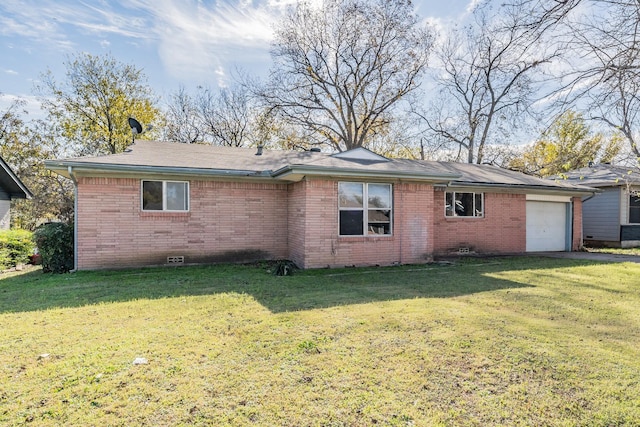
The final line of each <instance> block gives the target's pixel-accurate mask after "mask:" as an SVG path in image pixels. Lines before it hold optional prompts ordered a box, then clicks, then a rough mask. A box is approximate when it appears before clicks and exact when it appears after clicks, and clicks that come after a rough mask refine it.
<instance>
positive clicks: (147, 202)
mask: <svg viewBox="0 0 640 427" xmlns="http://www.w3.org/2000/svg"><path fill="white" fill-rule="evenodd" d="M142 209H143V210H145V211H161V210H162V181H142Z"/></svg>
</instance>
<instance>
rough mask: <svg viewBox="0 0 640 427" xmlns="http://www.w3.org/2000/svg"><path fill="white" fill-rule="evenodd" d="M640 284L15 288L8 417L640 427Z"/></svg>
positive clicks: (333, 282) (456, 276)
mask: <svg viewBox="0 0 640 427" xmlns="http://www.w3.org/2000/svg"><path fill="white" fill-rule="evenodd" d="M639 287H640V264H632V263H616V264H606V263H597V262H589V261H579V260H563V259H545V258H496V259H488V260H478V259H475V260H468V261H462V262H460V263H457V264H455V265H427V266H405V267H394V268H378V269H345V270H314V271H302V272H297V274H296V275H294V276H287V277H276V276H273V275H272V274H270V273H269V271H267V267H266V266H262V265H257V266H228V265H225V266H215V267H183V268H167V269H164V268H160V269H141V270H127V271H118V272H110V271H104V272H79V273H75V274H72V275H48V274H42V273H41V272H40V271H38V270H35V271H29V272H24V273H22V274H13V275H11V276H10V275H2V276H0V325H1V326H2V327H1V328H0V424H1V425H9V426H14V425H34V426H36V425H37V426H58V425H75V426H84V425H105V426H107V425H108V426H135V425H149V426H169V425H171V426H179V425H202V426H205V425H220V426H224V425H230V426H245V425H259V426H370V425H384V426H422V425H434V426H450V425H455V426H502V425H505V426H623V425H628V426H632V425H638V422H639V420H640V395H639V394H638V392H637V391H638V388H639V387H640V310H638V307H639V306H640V292H638V291H639V289H638V288H639ZM138 357H141V358H145V359H147V361H148V363H147V364H142V365H134V364H133V363H132V362H133V361H134V359H136V358H138Z"/></svg>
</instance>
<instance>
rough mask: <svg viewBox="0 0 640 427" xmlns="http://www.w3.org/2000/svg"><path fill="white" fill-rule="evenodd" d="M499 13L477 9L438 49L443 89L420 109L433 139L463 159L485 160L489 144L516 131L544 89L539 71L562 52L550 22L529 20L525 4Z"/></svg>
mask: <svg viewBox="0 0 640 427" xmlns="http://www.w3.org/2000/svg"><path fill="white" fill-rule="evenodd" d="M500 12H501V13H500V14H494V15H492V16H491V15H489V13H488V12H487V10H486V9H484V8H480V9H476V10H475V11H474V13H473V21H472V22H471V24H470V25H469V26H467V27H465V28H454V29H452V30H451V31H450V32H449V33H448V34H446V35H445V36H444V37H443V39H442V42H441V43H439V44H438V46H437V48H436V57H437V59H438V60H439V62H440V64H439V65H440V67H441V68H439V69H438V70H437V72H438V75H437V76H436V77H435V80H436V90H437V91H438V93H437V95H436V96H435V97H434V99H433V101H432V102H430V104H429V105H428V107H427V110H426V111H425V112H419V113H418V114H419V115H420V116H421V117H422V118H423V119H424V121H425V124H426V127H427V129H428V133H429V134H430V135H431V136H432V140H433V143H435V144H438V145H439V147H440V148H441V149H444V150H448V151H449V152H451V153H452V154H453V156H452V157H453V158H454V159H455V160H458V161H460V160H463V161H466V162H468V163H482V162H483V161H484V157H485V152H486V150H487V147H488V146H489V145H490V144H494V143H498V142H500V140H501V137H502V138H503V139H507V138H508V137H510V136H512V135H514V134H515V132H516V131H517V130H518V129H519V128H520V127H521V125H522V123H523V122H524V120H525V116H526V114H527V113H529V112H530V111H531V105H532V103H533V101H534V100H535V99H536V98H535V95H536V93H537V91H538V90H539V89H540V85H538V84H537V83H538V81H537V80H536V78H537V76H539V72H541V71H542V67H543V65H544V64H547V63H549V62H551V61H552V60H553V59H554V58H556V57H557V56H558V55H559V53H560V52H559V50H558V49H557V48H553V47H550V46H549V45H547V44H545V43H544V40H543V36H544V35H545V32H546V31H547V27H542V26H540V27H530V26H528V25H526V23H527V22H528V18H529V16H528V15H526V14H524V13H523V9H520V8H518V7H504V8H502V9H501V10H500Z"/></svg>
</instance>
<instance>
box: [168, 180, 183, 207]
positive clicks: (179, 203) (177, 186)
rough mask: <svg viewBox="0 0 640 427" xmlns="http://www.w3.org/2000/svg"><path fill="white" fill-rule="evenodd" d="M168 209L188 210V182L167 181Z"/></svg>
mask: <svg viewBox="0 0 640 427" xmlns="http://www.w3.org/2000/svg"><path fill="white" fill-rule="evenodd" d="M167 210H169V211H186V210H187V183H186V182H167Z"/></svg>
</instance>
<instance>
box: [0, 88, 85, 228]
mask: <svg viewBox="0 0 640 427" xmlns="http://www.w3.org/2000/svg"><path fill="white" fill-rule="evenodd" d="M23 104H24V102H23V101H20V100H16V101H14V102H13V103H11V105H10V106H9V107H8V108H7V109H6V110H5V111H4V112H0V156H2V158H3V159H4V160H5V161H6V162H7V164H8V165H9V166H10V167H11V169H12V170H13V171H14V172H15V174H16V175H17V176H18V177H19V178H20V179H21V180H22V182H24V184H25V185H26V186H27V187H28V188H29V189H30V190H31V192H32V193H33V199H31V200H24V199H17V200H13V201H12V202H11V226H12V227H13V228H23V229H26V230H34V229H35V228H36V227H37V226H38V225H39V224H41V223H43V222H46V221H70V220H71V218H73V185H72V184H71V182H69V181H68V180H65V179H64V178H62V177H60V176H57V175H53V174H51V173H50V172H48V171H47V170H46V169H45V168H44V160H45V159H48V158H56V157H60V156H59V155H58V154H59V153H60V152H61V151H62V149H61V147H60V145H59V143H60V141H61V139H60V138H59V137H56V136H55V135H54V134H53V132H54V130H55V126H52V125H50V124H49V123H47V122H45V121H37V122H31V123H26V122H25V120H24V116H25V115H26V112H25V111H23V110H22V109H21V108H22V106H23Z"/></svg>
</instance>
